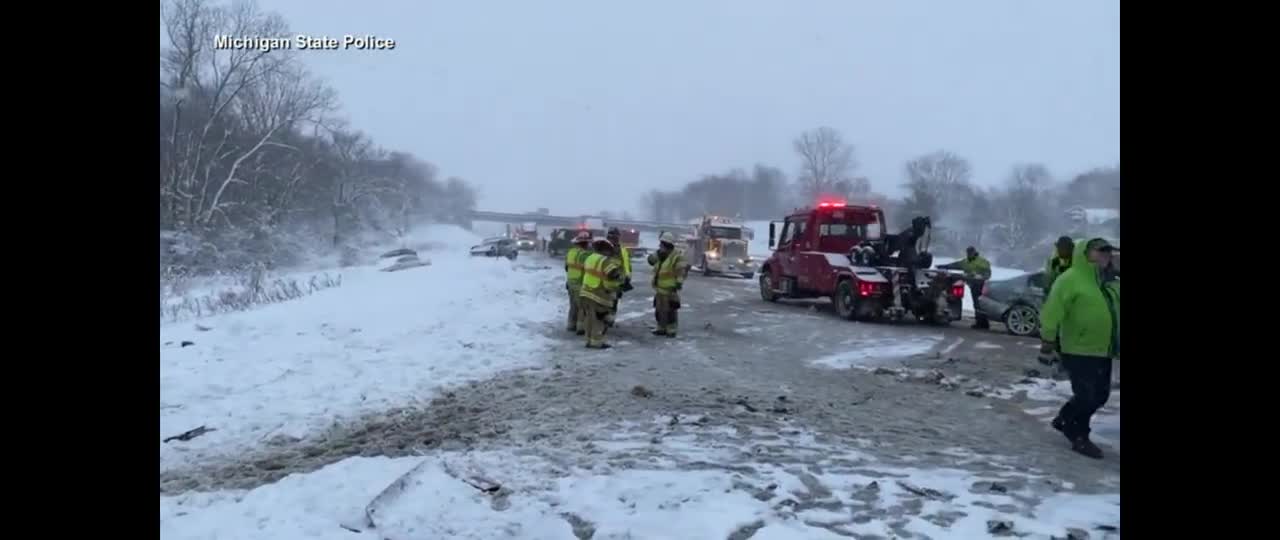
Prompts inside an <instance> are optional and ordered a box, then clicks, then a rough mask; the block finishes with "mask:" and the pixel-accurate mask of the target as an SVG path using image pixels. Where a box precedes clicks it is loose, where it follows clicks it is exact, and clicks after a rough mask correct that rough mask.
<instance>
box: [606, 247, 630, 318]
mask: <svg viewBox="0 0 1280 540" xmlns="http://www.w3.org/2000/svg"><path fill="white" fill-rule="evenodd" d="M605 238H606V239H608V240H609V242H610V243H611V244H613V245H614V247H615V248H617V250H618V261H619V262H621V263H622V287H620V288H619V289H618V294H617V295H616V296H615V297H614V299H613V310H612V311H610V312H609V318H608V319H607V320H606V321H605V322H606V323H607V325H608V326H613V324H614V320H615V319H616V318H617V316H618V303H620V302H622V293H625V292H628V291H630V290H631V289H634V288H635V287H632V286H631V250H629V249H627V246H624V245H622V232H621V231H619V230H618V228H617V227H610V228H609V232H608V233H607V234H606V235H605Z"/></svg>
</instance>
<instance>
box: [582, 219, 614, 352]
mask: <svg viewBox="0 0 1280 540" xmlns="http://www.w3.org/2000/svg"><path fill="white" fill-rule="evenodd" d="M592 247H593V248H594V249H595V252H594V253H592V254H591V255H589V256H587V260H586V261H585V262H584V263H583V265H582V291H581V292H580V293H579V298H578V306H579V309H580V310H581V311H582V313H583V318H584V319H585V320H586V323H587V324H586V334H587V348H588V349H608V348H609V347H611V346H612V345H609V344H608V343H605V342H604V330H605V319H606V318H608V317H609V312H610V311H611V310H612V309H613V303H614V299H615V298H616V295H617V291H618V289H619V288H621V287H622V278H623V276H622V263H621V262H620V261H619V260H618V257H617V255H616V252H615V250H614V247H613V243H612V242H610V241H608V240H605V239H600V240H596V241H595V242H594V243H593V244H592Z"/></svg>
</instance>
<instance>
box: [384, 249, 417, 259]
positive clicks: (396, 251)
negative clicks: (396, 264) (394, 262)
mask: <svg viewBox="0 0 1280 540" xmlns="http://www.w3.org/2000/svg"><path fill="white" fill-rule="evenodd" d="M406 255H413V256H414V257H417V256H418V252H417V251H414V250H412V249H409V248H400V249H393V250H391V251H388V252H386V253H383V254H382V257H380V258H382V259H389V258H391V257H404V256H406Z"/></svg>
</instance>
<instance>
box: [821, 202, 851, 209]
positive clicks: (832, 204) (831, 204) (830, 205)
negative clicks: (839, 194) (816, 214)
mask: <svg viewBox="0 0 1280 540" xmlns="http://www.w3.org/2000/svg"><path fill="white" fill-rule="evenodd" d="M844 206H845V201H825V202H820V203H818V208H843V207H844Z"/></svg>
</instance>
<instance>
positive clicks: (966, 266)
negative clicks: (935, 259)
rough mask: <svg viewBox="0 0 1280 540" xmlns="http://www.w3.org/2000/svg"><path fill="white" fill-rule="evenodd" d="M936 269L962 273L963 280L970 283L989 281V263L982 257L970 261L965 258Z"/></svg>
mask: <svg viewBox="0 0 1280 540" xmlns="http://www.w3.org/2000/svg"><path fill="white" fill-rule="evenodd" d="M938 268H943V269H953V270H960V271H962V272H964V278H965V279H967V280H970V281H975V280H976V281H986V280H988V279H991V261H988V260H987V259H986V257H983V256H982V255H978V256H977V257H974V258H972V259H970V258H968V257H965V258H962V259H960V260H958V261H956V262H953V263H949V264H943V265H939V266H938Z"/></svg>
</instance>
